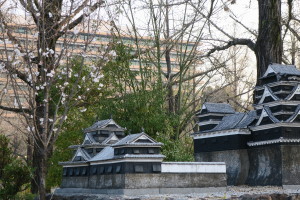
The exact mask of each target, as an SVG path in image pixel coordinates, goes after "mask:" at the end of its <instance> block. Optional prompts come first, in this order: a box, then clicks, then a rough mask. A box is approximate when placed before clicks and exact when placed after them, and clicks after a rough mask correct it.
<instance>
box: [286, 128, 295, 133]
mask: <svg viewBox="0 0 300 200" xmlns="http://www.w3.org/2000/svg"><path fill="white" fill-rule="evenodd" d="M292 131H293V130H292V129H291V128H286V129H285V132H287V133H289V132H292Z"/></svg>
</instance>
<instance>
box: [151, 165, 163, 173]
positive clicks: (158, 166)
mask: <svg viewBox="0 0 300 200" xmlns="http://www.w3.org/2000/svg"><path fill="white" fill-rule="evenodd" d="M152 171H153V172H161V165H157V164H154V165H152Z"/></svg>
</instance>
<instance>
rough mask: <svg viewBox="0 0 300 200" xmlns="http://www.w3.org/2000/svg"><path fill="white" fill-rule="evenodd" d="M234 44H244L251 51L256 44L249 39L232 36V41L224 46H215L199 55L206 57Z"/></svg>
mask: <svg viewBox="0 0 300 200" xmlns="http://www.w3.org/2000/svg"><path fill="white" fill-rule="evenodd" d="M236 45H246V46H247V47H248V48H249V49H251V50H252V51H255V46H256V44H255V43H254V42H253V41H252V40H250V39H243V38H234V39H233V40H232V41H229V42H228V43H227V44H226V45H224V46H215V47H214V48H212V49H211V50H209V51H208V53H207V54H205V55H203V56H200V57H208V56H210V55H211V54H213V53H214V52H216V51H222V50H226V49H228V48H230V47H232V46H236Z"/></svg>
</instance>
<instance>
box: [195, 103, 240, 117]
mask: <svg viewBox="0 0 300 200" xmlns="http://www.w3.org/2000/svg"><path fill="white" fill-rule="evenodd" d="M204 109H206V110H207V113H226V114H233V113H235V111H234V109H233V108H232V107H231V105H229V104H227V103H210V102H205V103H204V104H203V106H202V110H204ZM200 112H201V111H200Z"/></svg>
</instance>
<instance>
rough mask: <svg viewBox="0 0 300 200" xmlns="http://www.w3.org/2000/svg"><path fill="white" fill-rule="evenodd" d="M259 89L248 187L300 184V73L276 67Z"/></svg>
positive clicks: (270, 70)
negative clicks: (258, 184) (249, 185)
mask: <svg viewBox="0 0 300 200" xmlns="http://www.w3.org/2000/svg"><path fill="white" fill-rule="evenodd" d="M261 82H262V85H261V86H257V87H256V88H255V93H254V97H255V102H254V108H255V109H256V111H257V115H258V117H257V119H256V121H255V122H254V124H252V126H250V129H251V132H252V134H251V139H250V140H251V141H249V142H248V146H249V150H248V152H249V159H250V161H251V162H250V171H249V177H248V181H247V183H248V184H251V185H256V184H257V183H260V185H300V170H299V168H298V165H299V164H300V154H299V152H300V145H299V144H300V115H299V112H300V71H299V70H298V69H297V68H296V67H295V66H293V65H280V64H272V65H270V66H269V67H268V69H267V71H266V72H265V74H264V75H263V76H262V77H261Z"/></svg>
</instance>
